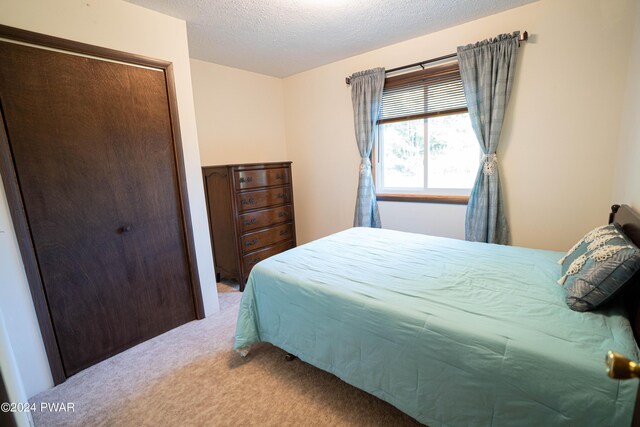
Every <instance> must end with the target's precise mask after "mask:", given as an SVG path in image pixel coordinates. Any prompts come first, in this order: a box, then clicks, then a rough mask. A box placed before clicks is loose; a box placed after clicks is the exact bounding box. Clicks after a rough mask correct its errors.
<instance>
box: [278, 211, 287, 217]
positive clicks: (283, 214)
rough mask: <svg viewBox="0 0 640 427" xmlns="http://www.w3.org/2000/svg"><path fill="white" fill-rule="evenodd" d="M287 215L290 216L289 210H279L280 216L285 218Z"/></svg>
mask: <svg viewBox="0 0 640 427" xmlns="http://www.w3.org/2000/svg"><path fill="white" fill-rule="evenodd" d="M287 216H289V213H288V212H285V211H280V212H278V218H284V217H287Z"/></svg>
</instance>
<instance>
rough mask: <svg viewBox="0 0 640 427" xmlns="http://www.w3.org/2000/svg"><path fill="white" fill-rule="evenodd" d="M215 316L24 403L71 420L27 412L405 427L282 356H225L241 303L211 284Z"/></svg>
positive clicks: (402, 420)
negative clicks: (66, 408)
mask: <svg viewBox="0 0 640 427" xmlns="http://www.w3.org/2000/svg"><path fill="white" fill-rule="evenodd" d="M218 287H219V289H220V293H219V298H220V308H221V310H220V312H219V313H217V314H215V315H213V316H210V317H208V318H206V319H204V320H200V321H194V322H191V323H188V324H186V325H183V326H181V327H179V328H177V329H174V330H172V331H169V332H167V333H165V334H163V335H161V336H159V337H156V338H154V339H152V340H150V341H147V342H145V343H143V344H140V345H138V346H136V347H134V348H131V349H129V350H127V351H125V352H123V353H121V354H119V355H117V356H115V357H112V358H111V359H109V360H106V361H104V362H102V363H99V364H98V365H95V366H92V367H91V368H89V369H86V370H84V371H82V372H80V373H79V374H77V375H75V376H73V377H71V378H70V379H68V380H67V381H66V382H65V383H63V384H61V385H59V386H58V387H55V388H53V389H51V390H48V391H46V392H44V393H41V394H39V395H38V396H35V397H34V398H33V399H32V402H36V403H38V406H39V404H40V402H66V403H67V402H72V403H74V406H75V411H74V412H73V413H60V412H58V413H54V412H35V413H34V414H33V416H34V421H35V423H36V426H236V425H243V426H247V425H248V426H251V425H256V426H257V425H260V426H293V425H295V426H403V425H419V424H418V423H417V422H416V421H415V420H413V419H412V418H410V417H408V416H407V415H405V414H403V413H401V412H400V411H398V410H397V409H395V408H394V407H392V406H391V405H389V404H387V403H385V402H383V401H381V400H379V399H377V398H376V397H373V396H371V395H369V394H367V393H365V392H362V391H360V390H358V389H356V388H354V387H351V386H350V385H348V384H346V383H344V382H342V381H341V380H339V379H338V378H337V377H335V376H333V375H331V374H328V373H326V372H324V371H321V370H319V369H316V368H314V367H313V366H311V365H308V364H306V363H304V362H301V361H300V360H295V361H293V362H286V361H285V360H284V355H285V353H284V351H282V350H280V349H278V348H276V347H273V346H271V345H269V344H260V345H258V346H255V347H254V348H253V350H252V352H251V353H250V355H249V357H247V358H246V359H243V358H241V357H240V356H239V355H238V354H236V353H235V352H234V351H233V350H232V345H233V335H234V332H235V320H236V314H237V311H238V304H239V302H240V297H241V294H240V293H239V292H237V291H235V289H233V288H232V287H230V286H228V285H224V284H220V285H218Z"/></svg>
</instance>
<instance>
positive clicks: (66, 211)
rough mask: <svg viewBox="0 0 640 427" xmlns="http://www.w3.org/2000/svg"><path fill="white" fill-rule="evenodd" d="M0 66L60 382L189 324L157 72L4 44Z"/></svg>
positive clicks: (0, 91)
mask: <svg viewBox="0 0 640 427" xmlns="http://www.w3.org/2000/svg"><path fill="white" fill-rule="evenodd" d="M0 58H2V60H0V103H1V108H2V113H3V116H4V125H5V131H6V134H7V137H8V140H9V146H10V149H11V153H12V155H13V162H14V166H15V171H16V175H17V179H18V183H19V187H20V193H21V197H22V202H23V205H24V210H25V213H26V218H27V221H28V225H29V228H30V231H31V239H32V242H33V247H34V250H35V255H36V258H37V264H38V268H39V271H40V276H41V278H42V282H43V288H44V292H45V295H46V300H47V304H48V308H49V312H50V316H51V321H52V323H53V329H54V331H55V337H56V340H57V343H58V347H59V351H60V355H61V358H62V363H63V366H64V371H65V374H66V375H67V376H70V375H73V374H74V373H76V372H78V371H80V370H82V369H84V368H86V367H88V366H90V365H92V364H94V363H96V362H99V361H101V360H103V359H105V358H107V357H109V356H111V355H114V354H116V353H118V352H120V351H123V350H125V349H127V348H129V347H131V346H133V345H135V344H137V343H140V342H142V341H144V340H147V339H149V338H151V337H153V336H156V335H158V334H160V333H163V332H165V331H167V330H169V329H171V328H174V327H176V326H178V325H181V324H183V323H185V322H188V321H190V320H192V319H195V318H196V314H195V306H194V295H193V290H192V286H191V277H190V270H189V264H188V258H187V251H186V236H185V231H184V226H183V218H182V210H181V205H180V193H179V191H180V190H179V186H178V176H177V173H178V172H177V167H176V159H175V151H174V150H175V145H174V141H173V133H172V128H171V117H170V111H169V100H168V96H167V83H166V80H165V74H164V72H163V70H156V69H150V68H143V67H138V66H133V65H128V64H123V63H117V62H110V61H106V60H101V59H95V58H88V57H84V56H78V55H73V54H68V53H62V52H55V51H51V50H45V49H40V48H36V47H29V46H24V45H19V44H14V43H9V42H0Z"/></svg>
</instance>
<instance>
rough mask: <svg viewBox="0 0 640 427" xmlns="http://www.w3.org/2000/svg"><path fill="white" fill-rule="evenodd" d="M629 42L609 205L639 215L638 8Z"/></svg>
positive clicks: (639, 25)
mask: <svg viewBox="0 0 640 427" xmlns="http://www.w3.org/2000/svg"><path fill="white" fill-rule="evenodd" d="M632 40H633V41H632V43H633V44H632V47H631V58H630V60H629V71H628V75H627V84H626V90H625V101H624V110H623V114H622V127H621V129H620V144H619V147H618V162H617V164H616V180H615V182H614V189H613V199H612V202H613V203H625V204H628V205H631V206H632V207H633V208H634V209H636V211H638V212H640V7H636V13H635V30H634V33H633V38H632Z"/></svg>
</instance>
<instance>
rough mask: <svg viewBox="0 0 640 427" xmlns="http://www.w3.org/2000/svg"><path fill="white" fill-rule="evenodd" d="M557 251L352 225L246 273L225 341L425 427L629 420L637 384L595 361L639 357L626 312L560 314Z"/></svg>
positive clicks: (616, 309)
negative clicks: (264, 347)
mask: <svg viewBox="0 0 640 427" xmlns="http://www.w3.org/2000/svg"><path fill="white" fill-rule="evenodd" d="M625 209H628V208H626V207H625ZM624 215H629V212H627V210H625V213H624ZM624 218H627V217H626V216H625V217H624ZM628 218H632V219H633V220H634V221H635V220H636V217H635V216H634V215H631V216H629V217H628ZM636 242H637V241H636ZM563 255H564V253H562V252H554V251H545V250H535V249H527V248H519V247H507V246H499V245H488V244H483V243H472V242H465V241H460V240H454V239H446V238H439V237H432V236H425V235H418V234H411V233H402V232H397V231H391V230H381V229H369V228H353V229H350V230H346V231H343V232H340V233H337V234H334V235H331V236H328V237H325V238H323V239H319V240H316V241H314V242H311V243H308V244H305V245H302V246H299V247H297V248H295V249H292V250H289V251H287V252H284V253H281V254H278V255H276V256H274V257H271V258H269V259H267V260H264V261H262V262H260V263H259V264H257V265H256V266H255V267H254V269H253V271H252V273H251V275H250V277H249V280H248V282H247V285H246V288H245V291H244V295H243V298H242V302H241V305H240V311H239V314H238V323H237V332H236V338H235V348H236V349H237V350H239V351H241V352H243V353H246V352H247V351H248V349H249V348H250V346H251V345H252V344H254V343H257V342H270V343H272V344H273V345H275V346H277V347H280V348H282V349H283V350H285V351H287V352H288V353H291V354H294V355H296V356H297V357H299V358H300V359H301V360H303V361H305V362H308V363H310V364H312V365H314V366H316V367H318V368H320V369H323V370H325V371H328V372H331V373H333V374H335V375H336V376H338V377H339V378H341V379H342V380H343V381H345V382H347V383H349V384H352V385H354V386H355V387H358V388H360V389H362V390H365V391H367V392H369V393H371V394H373V395H375V396H377V397H379V398H381V399H383V400H385V401H387V402H389V403H391V404H392V405H394V406H396V407H397V408H399V409H400V410H402V411H403V412H405V413H407V414H409V415H410V416H412V417H414V418H415V419H416V420H418V421H420V422H422V423H425V424H427V425H429V426H431V427H437V426H493V425H496V426H499V425H531V423H532V422H533V421H535V423H536V424H537V425H616V426H618V425H620V426H624V425H630V423H631V418H632V415H633V409H634V404H635V399H636V392H637V387H638V386H637V382H636V381H616V380H612V379H609V378H608V377H607V376H606V372H605V369H604V357H605V354H606V352H607V350H613V351H616V352H618V353H622V354H624V355H627V356H629V357H631V358H632V359H637V358H638V346H637V344H636V341H635V339H634V334H633V328H632V327H631V323H630V321H629V317H628V315H627V309H626V307H623V306H622V305H621V304H610V305H609V306H608V307H606V308H605V309H601V310H599V311H595V312H586V313H580V312H575V311H572V310H570V309H569V308H568V307H567V306H566V304H565V301H564V296H563V290H562V288H561V287H560V286H559V285H558V284H557V282H556V281H557V280H558V277H559V276H560V265H558V263H557V261H558V260H559V259H560V258H561V257H562V256H563Z"/></svg>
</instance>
